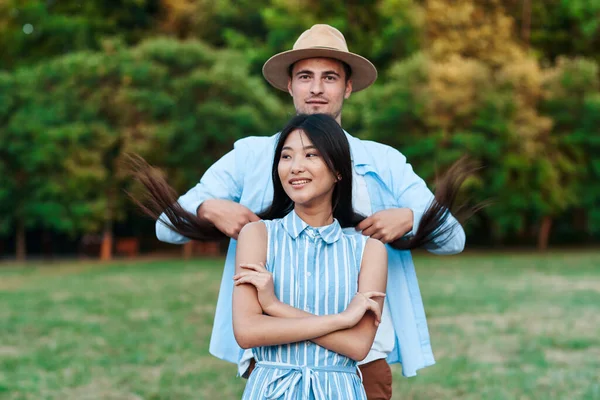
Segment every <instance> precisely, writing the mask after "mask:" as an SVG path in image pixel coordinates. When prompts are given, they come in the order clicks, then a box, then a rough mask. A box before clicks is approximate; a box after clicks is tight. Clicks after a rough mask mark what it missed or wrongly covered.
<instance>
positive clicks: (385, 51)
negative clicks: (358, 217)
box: [0, 0, 600, 242]
mask: <svg viewBox="0 0 600 400" xmlns="http://www.w3.org/2000/svg"><path fill="white" fill-rule="evenodd" d="M527 4H530V5H531V15H530V21H527V20H524V18H528V14H527V13H525V12H524V9H523V7H524V6H526V5H527ZM599 7H600V5H599V3H598V2H597V1H596V2H594V1H586V0H569V1H566V0H549V1H546V2H534V1H531V2H529V3H527V2H514V1H506V0H490V1H486V2H480V1H475V0H457V1H449V0H428V1H425V2H423V1H412V0H377V1H371V2H364V1H351V2H345V3H341V2H339V1H333V0H326V1H315V0H254V1H251V0H241V1H233V0H219V1H212V0H196V1H189V0H119V1H117V2H101V1H98V0H90V1H75V0H65V1H46V0H23V1H17V0H0V48H2V51H3V53H2V59H1V60H0V143H1V144H0V156H2V159H1V160H0V216H2V217H1V218H0V232H10V231H11V230H12V228H13V227H14V226H15V222H16V219H18V218H17V217H19V218H21V219H25V220H26V225H27V226H28V227H34V226H35V227H45V228H48V229H52V230H56V231H62V232H69V233H72V234H76V233H79V232H91V231H96V230H98V229H100V227H101V226H102V224H103V223H109V225H110V222H111V221H113V220H118V219H120V218H122V217H123V216H124V215H125V214H126V213H127V212H128V209H127V206H126V204H127V203H126V202H125V199H124V196H123V194H122V191H123V189H132V190H135V188H130V185H129V180H128V178H127V174H126V172H127V169H126V168H125V167H124V165H123V160H124V158H125V157H124V155H125V154H126V153H127V152H130V151H135V152H139V153H141V154H143V155H144V156H145V157H147V158H148V159H149V160H150V161H151V162H152V163H154V164H157V165H159V166H161V167H162V168H164V169H165V171H166V173H167V174H168V176H169V181H170V182H171V183H172V184H173V185H174V186H175V187H176V189H177V190H178V191H180V192H182V191H184V190H186V189H187V188H189V187H190V186H192V185H193V184H194V183H195V182H197V180H198V178H199V177H200V176H201V175H202V173H203V172H204V171H205V170H206V168H207V167H208V166H209V165H210V164H212V163H213V162H214V161H215V160H216V159H217V158H219V157H220V156H221V155H223V154H224V153H225V152H227V151H228V150H229V149H230V148H231V145H232V143H233V142H234V141H235V140H236V139H239V138H241V137H245V136H249V135H267V134H272V133H273V132H276V131H277V130H278V129H279V128H280V127H281V125H282V124H283V122H284V120H285V119H286V117H287V116H289V115H290V114H291V113H292V112H293V110H292V106H291V101H290V98H289V96H288V94H287V93H284V92H279V91H276V90H273V89H272V88H270V87H268V85H267V84H266V83H265V82H264V80H263V79H262V77H261V67H262V65H263V63H264V61H265V60H267V59H268V58H269V57H271V56H272V55H273V54H275V53H277V52H280V51H284V50H288V49H289V48H291V46H292V45H293V43H294V41H295V40H296V39H297V37H298V34H299V33H300V32H302V31H304V30H305V29H307V28H309V27H310V26H311V25H312V24H315V23H329V24H332V25H334V26H336V27H337V28H339V29H340V30H341V31H342V32H343V33H344V35H345V37H346V39H347V42H348V45H349V48H350V51H353V52H356V53H359V54H361V55H363V56H365V57H367V58H369V59H370V60H371V61H373V62H374V63H375V65H376V66H377V67H378V70H379V79H378V81H377V82H376V84H375V85H374V86H373V87H372V88H370V89H369V90H366V91H364V92H361V93H358V94H353V95H352V96H351V98H350V99H349V100H348V101H346V105H345V107H344V113H343V124H344V128H345V129H346V130H348V131H349V132H351V133H352V134H354V135H358V136H360V137H363V138H366V139H371V140H376V141H381V142H384V143H387V144H390V145H392V146H394V147H396V148H398V149H399V150H401V151H402V152H403V153H404V154H405V155H406V156H407V158H408V160H409V162H410V163H411V164H413V166H414V167H415V170H416V171H417V173H418V174H419V175H421V176H423V177H424V178H425V179H427V180H428V181H429V182H430V183H433V182H434V177H435V174H436V171H440V170H444V169H445V168H446V167H447V166H448V165H450V164H451V163H452V162H453V161H455V160H457V159H458V158H460V157H461V156H462V155H469V156H470V157H471V158H472V159H474V160H476V161H478V162H480V163H481V164H482V165H483V166H484V167H485V168H484V169H483V170H481V171H479V173H478V175H477V176H476V177H475V178H473V179H472V180H470V181H468V182H467V185H466V187H465V195H469V196H472V198H473V199H474V200H476V201H477V200H486V199H491V200H493V201H494V204H493V206H490V207H488V208H486V209H485V210H483V211H482V212H481V214H480V216H479V218H478V219H477V220H476V221H475V222H476V223H475V224H472V225H471V226H472V227H473V229H476V230H477V232H481V233H482V235H481V237H486V238H487V239H486V240H488V241H489V240H494V241H498V242H507V241H512V242H519V241H523V240H531V238H532V237H534V236H535V234H536V232H537V231H538V227H539V225H540V221H542V220H543V219H544V218H546V219H548V218H555V219H559V220H561V221H563V222H562V223H564V225H565V226H566V227H563V228H562V229H563V232H566V233H567V234H573V233H576V232H575V231H576V230H580V231H582V232H583V233H586V234H588V233H600V228H598V226H600V210H598V204H600V186H599V185H598V183H597V182H598V181H600V180H599V178H600V159H599V157H600V132H599V131H598V127H599V126H600V120H599V118H600V117H599V115H600V84H599V81H598V80H599V79H600V72H599V70H598V65H599V63H600V52H599V51H598V49H600V46H599V45H598V44H599V43H600V42H599V38H600V36H599V29H600V28H599V21H600V19H599V18H598V12H599V10H600V9H599ZM528 22H530V25H531V30H530V37H529V38H527V37H525V35H526V30H524V29H523V28H524V27H526V24H527V23H528ZM27 24H29V25H30V26H29V25H27ZM157 36H159V37H157ZM142 39H149V40H145V41H143V40H142ZM526 42H528V43H529V46H525V43H526ZM563 56H567V57H563ZM581 56H583V57H581ZM2 71H5V72H2ZM571 213H573V214H574V215H577V216H583V217H582V218H583V220H584V221H585V222H586V223H585V224H584V226H581V224H579V223H577V224H576V223H575V222H572V223H570V222H568V223H567V222H565V221H566V220H568V219H569V218H570V217H569V215H570V214H571ZM577 218H579V217H577ZM573 219H575V217H573Z"/></svg>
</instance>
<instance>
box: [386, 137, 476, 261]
mask: <svg viewBox="0 0 600 400" xmlns="http://www.w3.org/2000/svg"><path fill="white" fill-rule="evenodd" d="M385 159H386V160H388V162H389V168H390V171H391V184H392V188H391V189H392V192H393V194H394V197H395V198H396V199H397V201H398V204H400V205H401V206H402V207H406V208H409V209H410V210H411V211H412V213H413V221H412V229H411V230H410V231H408V232H407V233H406V234H407V235H412V234H414V232H415V231H416V229H417V228H418V226H419V223H420V222H421V217H422V216H423V213H424V212H425V210H426V209H427V207H428V206H429V205H430V203H431V201H432V200H433V199H434V195H433V193H432V192H431V190H429V188H428V187H427V184H426V183H425V181H424V180H423V179H422V178H420V177H419V176H418V175H417V174H416V173H415V172H414V171H413V168H412V166H411V165H410V164H409V163H407V162H406V157H405V156H404V155H402V154H401V153H400V152H399V151H397V150H395V149H393V148H391V147H390V148H389V149H388V155H387V157H386V158H385ZM446 228H451V229H450V230H449V231H448V232H447V233H446V234H444V235H441V236H439V237H438V238H437V239H435V240H434V242H433V243H432V244H431V246H429V248H428V249H427V250H428V251H430V252H431V253H434V254H457V253H460V252H461V251H463V249H464V247H465V231H464V230H463V228H462V226H461V225H460V223H459V222H458V221H457V220H456V218H454V216H452V215H449V216H448V218H447V219H446V221H445V222H444V224H443V225H442V226H441V228H440V229H446Z"/></svg>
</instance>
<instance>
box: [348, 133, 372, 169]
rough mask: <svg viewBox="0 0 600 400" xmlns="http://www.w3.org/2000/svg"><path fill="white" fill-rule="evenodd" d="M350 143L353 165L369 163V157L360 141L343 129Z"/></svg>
mask: <svg viewBox="0 0 600 400" xmlns="http://www.w3.org/2000/svg"><path fill="white" fill-rule="evenodd" d="M344 133H345V134H346V138H347V139H348V143H349V144H350V154H351V157H352V163H353V164H354V165H369V164H370V160H371V158H370V157H369V154H367V151H366V150H365V148H364V145H363V143H362V141H361V140H360V139H358V138H355V137H354V136H352V135H350V134H349V133H348V132H346V131H344Z"/></svg>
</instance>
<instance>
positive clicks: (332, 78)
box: [325, 75, 336, 81]
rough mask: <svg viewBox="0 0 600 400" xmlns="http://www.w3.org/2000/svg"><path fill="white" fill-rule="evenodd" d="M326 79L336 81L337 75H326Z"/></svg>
mask: <svg viewBox="0 0 600 400" xmlns="http://www.w3.org/2000/svg"><path fill="white" fill-rule="evenodd" d="M325 79H326V80H328V81H335V80H336V79H335V76H332V75H329V76H326V77H325Z"/></svg>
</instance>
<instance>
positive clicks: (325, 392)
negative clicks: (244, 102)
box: [233, 115, 387, 399]
mask: <svg viewBox="0 0 600 400" xmlns="http://www.w3.org/2000/svg"><path fill="white" fill-rule="evenodd" d="M274 160H275V161H274V166H273V183H274V189H275V191H274V199H273V202H272V205H271V207H270V208H269V209H268V210H267V211H266V212H265V213H263V215H262V217H263V218H264V220H263V221H259V222H254V223H250V224H248V225H246V226H245V227H244V228H243V229H242V231H241V232H240V235H239V237H238V243H237V250H236V265H237V271H236V272H237V274H236V276H235V277H234V280H235V285H236V286H235V289H234V292H233V329H234V334H235V337H236V340H237V341H238V344H239V345H240V347H242V348H252V349H253V355H254V359H255V360H256V361H257V364H256V368H255V370H254V371H253V373H252V374H251V376H250V379H249V381H248V384H247V386H246V390H245V392H244V396H243V398H244V399H264V398H273V399H276V398H282V397H283V398H286V399H287V398H293V399H295V398H311V396H313V397H314V398H316V399H336V398H339V399H366V395H365V393H364V389H363V387H362V385H361V382H360V377H359V376H358V374H357V368H356V362H357V361H360V360H362V359H364V358H365V357H366V355H367V353H368V352H369V349H370V348H371V346H372V344H373V340H374V338H375V333H376V330H377V325H376V324H377V322H378V320H379V319H380V315H381V309H382V307H383V296H385V294H384V293H383V292H384V291H385V287H386V278H387V253H386V250H385V247H384V245H383V244H382V243H381V242H379V241H377V240H375V239H369V238H367V237H365V236H362V235H359V234H352V235H348V234H344V233H343V232H342V228H343V227H349V226H355V225H356V223H357V221H359V220H360V217H359V216H358V215H356V214H355V213H354V212H353V211H352V205H351V202H350V201H349V200H350V199H351V194H352V169H351V159H350V149H349V145H348V142H347V140H346V137H345V134H344V132H343V131H342V129H341V128H340V126H339V125H338V124H337V123H336V122H335V120H333V119H332V118H330V117H328V116H325V115H310V116H304V115H302V116H298V117H295V118H294V119H292V121H290V123H289V124H288V125H287V126H286V127H285V128H284V129H283V131H282V132H281V134H280V137H279V140H278V145H277V147H276V150H275V159H274ZM263 265H264V267H263ZM275 293H277V296H276V295H275ZM367 311H371V312H369V313H367Z"/></svg>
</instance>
